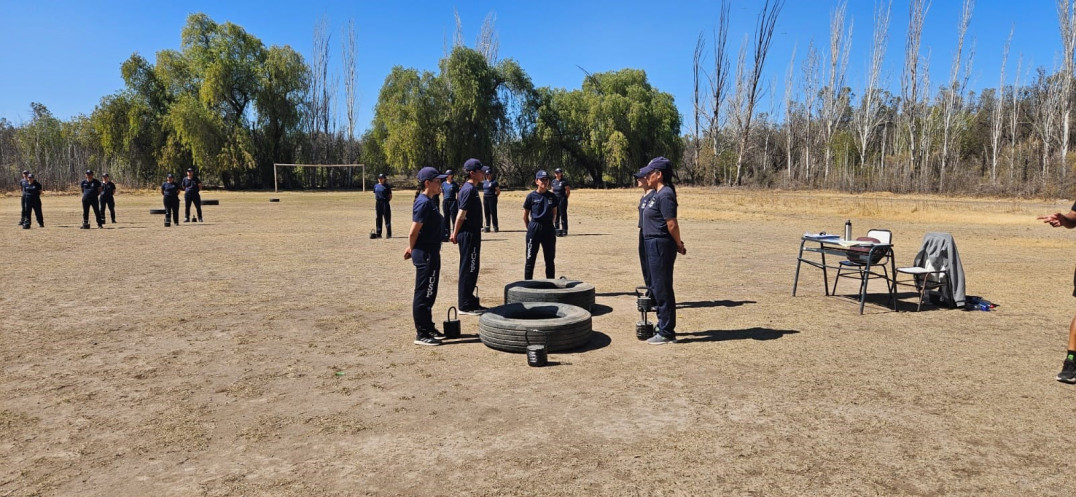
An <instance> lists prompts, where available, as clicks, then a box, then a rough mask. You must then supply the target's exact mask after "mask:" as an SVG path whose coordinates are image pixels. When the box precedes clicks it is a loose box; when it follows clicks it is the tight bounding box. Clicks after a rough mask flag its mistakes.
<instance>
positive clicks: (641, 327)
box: [635, 321, 654, 340]
mask: <svg viewBox="0 0 1076 497" xmlns="http://www.w3.org/2000/svg"><path fill="white" fill-rule="evenodd" d="M652 336H654V323H648V322H646V321H637V322H636V323H635V338H638V339H639V340H648V339H650V337H652Z"/></svg>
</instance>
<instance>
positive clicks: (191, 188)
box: [182, 168, 203, 223]
mask: <svg viewBox="0 0 1076 497" xmlns="http://www.w3.org/2000/svg"><path fill="white" fill-rule="evenodd" d="M182 187H183V203H184V204H185V205H186V208H185V209H183V222H185V223H189V222H191V202H194V209H195V212H197V213H198V217H197V218H195V221H197V222H199V223H201V222H203V221H202V194H201V193H200V192H201V191H202V180H201V179H199V178H198V177H197V176H195V175H194V169H192V168H187V177H186V178H183V184H182Z"/></svg>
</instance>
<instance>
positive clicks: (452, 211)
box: [441, 169, 460, 242]
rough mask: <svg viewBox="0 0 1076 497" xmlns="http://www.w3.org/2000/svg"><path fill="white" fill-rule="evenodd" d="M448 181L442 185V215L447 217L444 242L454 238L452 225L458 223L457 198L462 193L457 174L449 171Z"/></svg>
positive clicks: (446, 173) (447, 174) (446, 174)
mask: <svg viewBox="0 0 1076 497" xmlns="http://www.w3.org/2000/svg"><path fill="white" fill-rule="evenodd" d="M445 176H446V179H445V181H443V182H442V183H441V191H442V192H444V194H445V199H444V201H443V205H442V208H441V214H442V215H444V217H445V226H444V241H446V242H447V241H448V238H449V237H450V236H452V224H453V223H454V222H455V221H456V213H458V212H459V210H460V208H459V203H458V202H457V201H456V197H457V196H458V195H459V192H460V185H459V184H458V183H456V178H455V174H453V173H452V170H451V169H449V170H448V171H445Z"/></svg>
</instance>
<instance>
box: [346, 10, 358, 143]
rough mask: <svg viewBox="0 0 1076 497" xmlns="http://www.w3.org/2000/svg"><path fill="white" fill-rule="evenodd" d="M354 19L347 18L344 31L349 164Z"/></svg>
mask: <svg viewBox="0 0 1076 497" xmlns="http://www.w3.org/2000/svg"><path fill="white" fill-rule="evenodd" d="M356 50H357V49H356V45H355V19H350V20H348V23H347V29H346V30H345V31H344V46H343V60H344V95H345V98H346V99H347V100H346V101H345V102H344V105H345V106H346V110H347V160H346V162H347V163H348V164H350V163H351V162H352V160H353V159H354V158H355V155H354V150H353V149H352V145H353V144H354V143H355V82H356V81H355V60H356Z"/></svg>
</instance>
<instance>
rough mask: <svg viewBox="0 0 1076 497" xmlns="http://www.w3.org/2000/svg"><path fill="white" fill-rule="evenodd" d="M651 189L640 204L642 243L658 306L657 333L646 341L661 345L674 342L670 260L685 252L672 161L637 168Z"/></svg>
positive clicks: (673, 307)
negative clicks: (678, 220)
mask: <svg viewBox="0 0 1076 497" xmlns="http://www.w3.org/2000/svg"><path fill="white" fill-rule="evenodd" d="M638 175H639V176H641V177H643V178H645V179H646V182H647V185H648V186H649V187H650V189H651V190H654V192H653V193H652V194H651V196H650V199H649V200H647V202H646V204H645V205H644V206H643V212H642V216H643V218H642V225H643V244H644V246H645V251H646V262H647V269H648V270H649V271H650V287H649V288H650V295H651V299H652V301H653V302H654V307H655V308H657V314H658V323H657V329H656V330H655V331H656V333H655V334H654V336H653V337H651V338H650V339H649V340H647V341H646V342H647V343H649V344H651V345H664V344H666V343H673V342H675V341H676V295H675V293H673V263H674V262H676V254H677V253H679V254H687V249H686V248H684V242H683V240H681V239H680V225H679V223H677V221H676V209H677V204H676V189H675V188H673V186H672V163H671V162H670V161H669V159H666V158H664V157H656V158H654V159H653V160H651V161H650V163H649V164H647V165H646V167H644V168H642V169H640V170H639V173H638Z"/></svg>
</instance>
